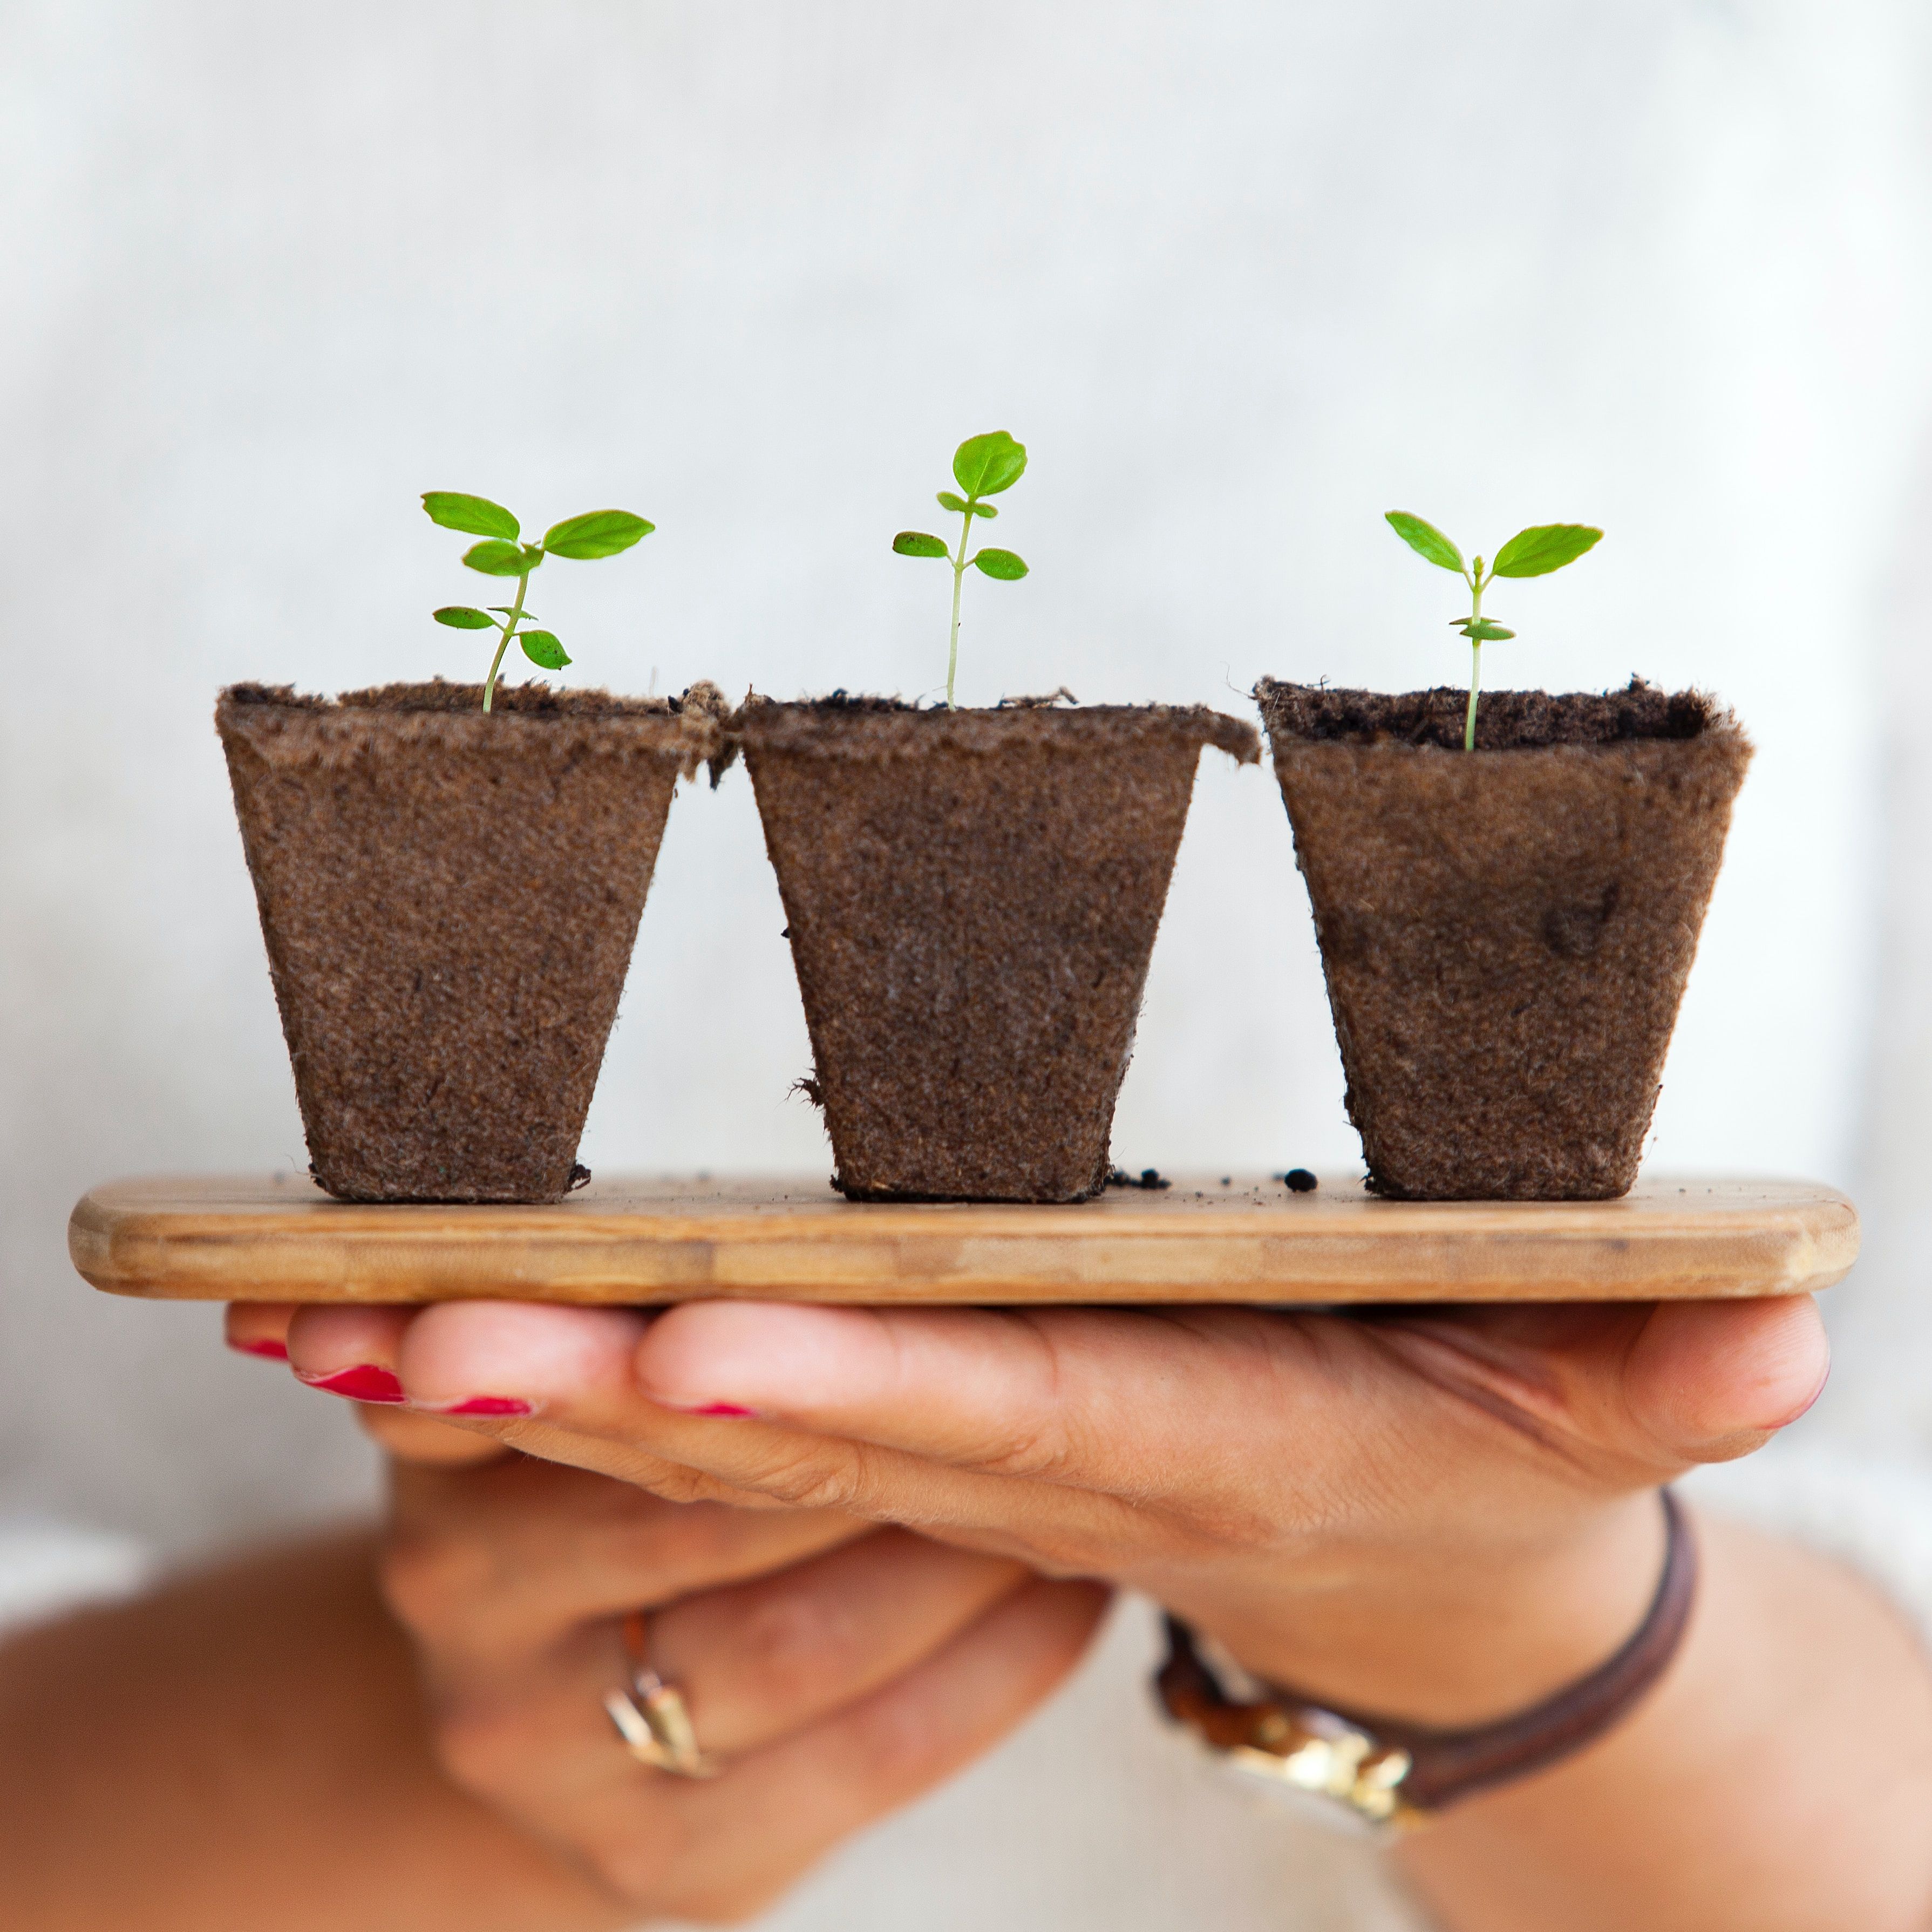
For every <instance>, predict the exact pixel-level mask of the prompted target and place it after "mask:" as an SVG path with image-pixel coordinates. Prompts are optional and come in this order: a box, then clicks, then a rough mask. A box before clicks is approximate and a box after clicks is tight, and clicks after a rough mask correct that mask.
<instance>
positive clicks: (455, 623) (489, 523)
mask: <svg viewBox="0 0 1932 1932" xmlns="http://www.w3.org/2000/svg"><path fill="white" fill-rule="evenodd" d="M422 503H423V508H424V509H425V511H428V514H429V518H430V520H431V522H432V523H440V524H441V525H442V526H443V528H444V529H446V530H461V531H462V532H464V534H465V535H469V536H475V537H481V538H483V539H484V541H482V542H481V543H478V544H471V545H470V547H469V549H467V550H465V551H464V552H463V562H465V563H466V564H467V565H469V568H471V569H472V570H475V571H481V572H482V574H484V576H485V577H527V576H529V574H530V572H531V571H533V570H535V568H537V566H538V565H539V564H541V562H543V560H544V558H545V557H546V556H562V557H570V558H573V559H579V560H589V559H594V558H596V557H600V556H616V554H617V553H618V552H619V551H620V550H628V549H629V548H630V547H631V545H632V544H634V543H637V542H638V541H640V540H641V539H642V538H645V537H647V536H649V535H650V533H651V532H652V530H654V529H655V528H656V527H657V526H656V525H655V523H646V521H645V520H644V519H643V517H634V516H632V515H631V513H630V511H628V510H591V511H586V513H585V514H583V515H582V516H580V517H565V519H564V520H563V521H562V523H553V524H551V526H550V528H549V529H547V530H546V531H544V534H543V541H541V543H533V544H529V543H520V542H519V541H517V539H518V538H520V536H521V535H523V526H522V525H521V524H520V523H518V522H517V520H516V518H515V517H514V516H512V515H511V514H510V512H509V511H508V510H506V509H505V508H504V507H503V506H502V504H500V503H493V502H490V499H489V498H488V497H487V496H466V495H465V494H464V493H463V492H462V491H461V490H425V491H424V493H423V499H422ZM490 610H496V611H499V612H500V613H502V616H503V618H504V619H505V622H508V620H509V619H510V618H511V606H510V605H508V604H491V605H490ZM432 615H434V617H435V619H436V621H437V622H438V623H439V624H447V625H449V627H450V628H451V629H452V630H456V631H496V630H501V629H502V628H503V625H502V624H499V623H498V622H496V619H494V618H493V617H492V616H490V614H489V612H488V611H484V610H478V609H477V608H476V607H475V606H474V605H473V604H445V605H444V606H443V607H442V608H441V609H440V610H437V611H435V612H434V613H432ZM534 615H535V613H533V612H531V611H529V610H524V611H520V612H517V613H516V623H517V626H518V627H519V628H517V643H520V645H521V646H523V655H524V656H525V657H526V658H529V661H531V663H532V664H540V665H541V667H543V668H544V670H562V668H563V667H564V666H565V664H568V663H569V661H570V658H569V656H568V654H567V653H566V652H565V650H564V648H563V646H562V644H561V643H559V642H558V641H557V637H556V633H555V632H554V631H540V630H524V629H523V628H520V627H521V626H522V625H524V624H526V623H529V622H531V621H532V619H533V617H534Z"/></svg>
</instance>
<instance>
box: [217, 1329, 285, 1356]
mask: <svg viewBox="0 0 1932 1932" xmlns="http://www.w3.org/2000/svg"><path fill="white" fill-rule="evenodd" d="M228 1346H229V1347H230V1348H231V1349H233V1350H234V1351H235V1352H236V1354H237V1355H260V1357H261V1358H262V1359H263V1361H265V1362H286V1361H287V1360H288V1358H289V1345H288V1344H287V1343H286V1342H278V1341H277V1340H275V1337H273V1336H272V1335H268V1336H264V1337H263V1338H262V1340H260V1341H259V1342H230V1343H229V1345H228Z"/></svg>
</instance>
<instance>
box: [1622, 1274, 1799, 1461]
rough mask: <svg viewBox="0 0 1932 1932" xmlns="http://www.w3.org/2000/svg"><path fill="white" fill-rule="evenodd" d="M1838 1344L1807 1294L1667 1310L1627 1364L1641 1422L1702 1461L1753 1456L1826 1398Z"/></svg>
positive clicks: (1627, 1384)
mask: <svg viewBox="0 0 1932 1932" xmlns="http://www.w3.org/2000/svg"><path fill="white" fill-rule="evenodd" d="M1831 1362H1832V1351H1831V1345H1830V1343H1829V1342H1828V1341H1827V1340H1826V1336H1825V1324H1824V1322H1823V1319H1822V1318H1821V1317H1820V1315H1819V1313H1818V1305H1817V1303H1816V1302H1815V1301H1814V1300H1813V1299H1812V1298H1811V1296H1810V1295H1780V1296H1778V1297H1776V1298H1772V1299H1767V1300H1765V1301H1667V1302H1663V1303H1661V1304H1658V1307H1656V1308H1655V1310H1653V1311H1652V1314H1651V1316H1650V1319H1649V1321H1648V1322H1646V1324H1645V1325H1644V1328H1643V1333H1642V1334H1640V1335H1639V1336H1638V1337H1637V1340H1636V1341H1635V1343H1634V1344H1633V1345H1632V1346H1631V1351H1630V1353H1629V1355H1628V1356H1627V1357H1626V1358H1625V1364H1624V1394H1625V1400H1626V1401H1627V1402H1628V1404H1629V1406H1630V1411H1631V1415H1632V1417H1633V1418H1634V1419H1635V1420H1636V1421H1637V1423H1638V1424H1639V1425H1640V1427H1643V1428H1645V1429H1646V1430H1649V1433H1651V1434H1652V1436H1655V1438H1656V1439H1657V1440H1658V1442H1659V1443H1661V1445H1664V1446H1665V1447H1666V1448H1668V1449H1669V1450H1670V1451H1673V1453H1674V1454H1676V1455H1678V1456H1681V1457H1683V1458H1685V1460H1688V1461H1691V1462H1694V1463H1727V1462H1730V1461H1731V1460H1733V1459H1734V1458H1736V1457H1739V1456H1746V1455H1748V1454H1750V1453H1751V1451H1753V1450H1754V1449H1757V1448H1761V1447H1762V1446H1763V1445H1764V1444H1765V1443H1766V1442H1769V1440H1770V1439H1771V1438H1772V1436H1775V1434H1776V1433H1778V1430H1781V1429H1783V1428H1784V1427H1786V1426H1787V1424H1790V1423H1793V1422H1796V1421H1797V1420H1798V1418H1799V1417H1800V1416H1801V1415H1803V1414H1804V1413H1805V1411H1806V1410H1807V1409H1809V1408H1810V1407H1811V1405H1812V1404H1813V1403H1814V1402H1816V1401H1817V1400H1818V1397H1819V1396H1820V1394H1821V1393H1822V1392H1823V1389H1824V1387H1825V1380H1826V1376H1828V1375H1829V1373H1830V1370H1831Z"/></svg>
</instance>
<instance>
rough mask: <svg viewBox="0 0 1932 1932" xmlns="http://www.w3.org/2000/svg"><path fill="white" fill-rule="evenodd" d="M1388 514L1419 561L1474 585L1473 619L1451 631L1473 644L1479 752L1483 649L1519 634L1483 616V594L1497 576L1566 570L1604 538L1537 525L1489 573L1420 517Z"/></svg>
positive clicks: (1470, 727)
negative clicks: (1471, 562) (1478, 701)
mask: <svg viewBox="0 0 1932 1932" xmlns="http://www.w3.org/2000/svg"><path fill="white" fill-rule="evenodd" d="M1388 520H1389V523H1390V524H1391V526H1392V527H1393V528H1394V531H1395V533H1396V535H1397V536H1399V537H1400V538H1401V539H1402V540H1403V542H1404V543H1406V544H1408V546H1409V548H1410V549H1411V550H1414V551H1415V553H1416V555H1417V556H1420V557H1424V558H1426V559H1427V560H1428V561H1429V562H1431V563H1433V564H1436V565H1440V566H1441V568H1443V569H1445V570H1453V571H1455V573H1456V574H1457V576H1459V577H1461V578H1462V580H1463V582H1464V583H1466V584H1467V585H1468V586H1469V599H1470V601H1469V615H1468V616H1466V617H1452V618H1451V619H1450V620H1449V623H1450V627H1451V629H1453V630H1457V631H1461V632H1462V634H1463V636H1464V637H1467V638H1468V639H1469V648H1470V650H1471V652H1472V658H1471V661H1470V665H1469V717H1468V718H1467V720H1466V721H1465V723H1464V724H1463V750H1464V751H1474V750H1475V748H1476V698H1477V695H1478V693H1479V692H1480V691H1481V689H1482V685H1483V646H1484V645H1485V644H1487V643H1494V642H1495V641H1496V640H1497V639H1498V638H1499V637H1514V636H1515V635H1516V633H1515V632H1514V631H1511V630H1505V628H1503V626H1502V625H1500V624H1499V623H1496V622H1493V621H1492V620H1491V619H1489V618H1487V617H1485V616H1484V615H1483V592H1484V590H1485V589H1487V588H1488V586H1490V584H1491V583H1493V582H1494V581H1495V580H1496V578H1498V577H1547V576H1548V575H1549V574H1550V572H1551V571H1553V570H1561V569H1562V568H1563V566H1564V565H1565V564H1566V563H1574V562H1576V561H1577V559H1578V558H1579V557H1580V556H1582V555H1583V553H1584V552H1585V551H1586V550H1589V548H1591V547H1592V545H1594V544H1595V543H1596V542H1597V541H1598V539H1599V538H1601V536H1602V535H1603V534H1604V533H1603V532H1602V531H1601V530H1596V529H1592V528H1591V527H1590V526H1589V524H1588V523H1538V524H1537V525H1536V526H1535V527H1534V528H1533V529H1527V530H1518V531H1517V533H1516V535H1514V536H1513V537H1511V538H1510V540H1509V541H1508V543H1506V544H1504V545H1503V547H1502V549H1501V550H1498V551H1497V552H1496V561H1495V562H1493V563H1492V564H1491V565H1490V567H1489V570H1488V571H1487V574H1485V573H1484V568H1483V559H1481V557H1478V558H1477V559H1476V561H1475V565H1474V566H1473V567H1472V566H1471V565H1467V564H1466V563H1464V562H1463V553H1462V552H1461V551H1460V550H1458V549H1457V547H1456V546H1455V545H1454V544H1453V543H1451V541H1449V539H1448V538H1447V537H1445V535H1443V534H1442V532H1441V531H1440V530H1439V529H1437V528H1436V526H1435V525H1434V524H1433V523H1424V521H1423V520H1422V519H1421V517H1412V516H1411V515H1410V514H1409V512H1408V511H1406V510H1391V511H1389V512H1388Z"/></svg>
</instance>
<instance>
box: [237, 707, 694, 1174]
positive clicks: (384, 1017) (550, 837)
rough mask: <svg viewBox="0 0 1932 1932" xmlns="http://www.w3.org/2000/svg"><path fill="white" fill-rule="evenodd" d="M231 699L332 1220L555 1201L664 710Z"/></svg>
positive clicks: (612, 978)
mask: <svg viewBox="0 0 1932 1932" xmlns="http://www.w3.org/2000/svg"><path fill="white" fill-rule="evenodd" d="M481 696H482V692H481V686H479V685H457V684H444V683H441V682H437V683H434V684H415V685H410V684H397V685H385V686H384V687H383V688H381V689H380V690H375V691H350V692H347V693H345V694H344V696H343V697H341V699H340V700H337V701H335V702H333V703H332V702H330V701H329V700H326V699H323V698H320V697H296V695H295V694H293V691H290V690H289V689H288V688H286V687H284V688H279V689H273V690H271V689H267V688H263V686H261V685H234V686H233V687H231V688H229V689H228V690H226V691H223V693H222V694H221V700H220V703H219V704H218V705H217V706H216V708H215V724H216V727H217V729H218V730H219V731H220V734H221V742H222V748H223V750H224V751H226V753H227V754H228V772H229V778H230V780H231V781H233V785H234V790H235V809H236V815H237V816H238V817H239V818H240V820H241V822H242V845H243V847H244V849H245V851H246V853H247V854H248V871H249V873H250V874H251V877H253V878H254V881H255V895H256V901H257V904H258V905H259V906H260V910H261V915H262V935H263V938H264V939H265V940H266V941H267V942H268V949H269V972H270V974H271V975H272V977H273V979H274V980H275V999H276V1002H277V1004H278V1005H279V1007H281V1016H282V1031H283V1033H284V1036H285V1037H287V1041H288V1047H289V1058H290V1061H291V1062H292V1063H293V1067H294V1069H295V1078H296V1097H297V1098H298V1100H299V1102H300V1103H301V1106H302V1126H303V1129H304V1130H305V1133H306V1134H307V1136H308V1150H309V1158H310V1160H311V1163H312V1166H311V1172H312V1173H313V1174H314V1176H315V1178H316V1179H317V1181H319V1182H320V1184H322V1186H323V1187H325V1188H326V1189H327V1190H329V1193H331V1194H333V1195H336V1196H339V1197H340V1198H341V1199H344V1200H347V1201H554V1200H557V1199H560V1198H561V1197H562V1196H563V1195H564V1194H565V1193H568V1190H569V1189H570V1188H571V1186H572V1184H573V1183H574V1181H575V1180H576V1179H577V1178H578V1176H579V1175H580V1173H581V1170H580V1169H577V1167H576V1165H575V1163H576V1158H577V1140H578V1137H579V1136H580V1134H581V1133H582V1132H583V1116H584V1113H585V1111H586V1109H588V1107H589V1104H590V1094H591V1089H592V1088H593V1087H594V1086H595V1084H596V1080H597V1070H598V1067H599V1065H600V1064H601V1062H602V1060H603V1058H604V1042H605V1040H606V1039H607V1037H609V1034H610V1024H611V1022H612V1020H613V1019H614V1018H615V1017H616V1011H617V1000H618V996H619V994H620V993H621V992H622V990H623V984H624V974H625V968H627V966H628V964H629V961H630V957H631V946H632V944H633V942H634V941H635V939H636V937H637V920H638V917H639V916H640V914H641V913H642V912H643V904H644V894H645V892H646V889H648V888H649V885H650V882H651V868H652V865H654V864H655V861H656V859H657V851H658V840H659V839H660V838H661V837H662V835H663V833H664V817H665V814H666V813H667V812H668V811H669V810H670V799H671V791H672V788H673V786H674V784H676V780H677V778H678V776H679V773H680V772H682V773H686V774H688V773H689V772H691V771H692V770H693V769H694V768H695V766H696V765H697V762H698V761H699V760H700V759H703V758H705V757H709V756H711V755H712V754H714V753H715V751H717V749H718V746H719V745H720V743H721V733H720V730H719V727H718V715H717V714H718V712H721V711H722V709H723V708H724V707H723V706H722V704H721V703H719V702H718V700H717V697H716V694H715V691H712V689H711V688H710V687H709V686H708V685H699V686H697V687H695V688H694V689H693V690H692V691H689V692H687V693H686V694H685V698H684V699H683V700H676V699H665V698H624V697H611V696H610V695H609V694H607V693H606V692H604V691H548V690H546V689H544V688H542V687H541V686H532V685H523V686H520V687H502V686H499V688H498V689H497V691H496V709H494V711H493V712H490V713H488V714H487V715H486V714H485V713H484V712H483V710H482V709H481Z"/></svg>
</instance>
